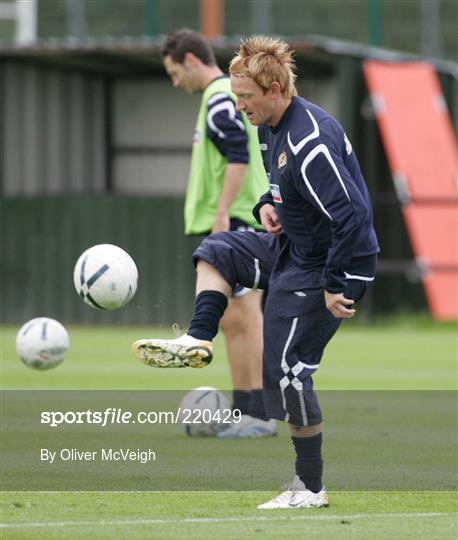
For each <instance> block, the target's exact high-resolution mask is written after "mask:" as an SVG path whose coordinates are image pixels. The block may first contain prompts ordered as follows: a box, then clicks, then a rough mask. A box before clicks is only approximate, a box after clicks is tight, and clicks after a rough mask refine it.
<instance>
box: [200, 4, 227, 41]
mask: <svg viewBox="0 0 458 540" xmlns="http://www.w3.org/2000/svg"><path fill="white" fill-rule="evenodd" d="M223 22H224V0H200V26H201V29H202V34H204V36H207V37H208V38H216V37H218V36H222V35H223V28H224V24H223Z"/></svg>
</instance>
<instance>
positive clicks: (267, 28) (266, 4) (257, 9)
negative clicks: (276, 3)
mask: <svg viewBox="0 0 458 540" xmlns="http://www.w3.org/2000/svg"><path fill="white" fill-rule="evenodd" d="M250 11H251V27H252V28H253V33H255V34H265V35H269V34H271V33H272V0H251V2H250Z"/></svg>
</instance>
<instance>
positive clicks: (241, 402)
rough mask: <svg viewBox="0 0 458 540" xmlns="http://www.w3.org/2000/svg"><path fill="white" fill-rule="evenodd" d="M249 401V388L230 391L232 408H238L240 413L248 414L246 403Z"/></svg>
mask: <svg viewBox="0 0 458 540" xmlns="http://www.w3.org/2000/svg"><path fill="white" fill-rule="evenodd" d="M249 402H250V392H249V390H235V389H234V390H233V391H232V410H234V409H238V410H239V411H240V414H248V403H249Z"/></svg>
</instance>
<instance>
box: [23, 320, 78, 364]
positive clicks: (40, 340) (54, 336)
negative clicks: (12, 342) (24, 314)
mask: <svg viewBox="0 0 458 540" xmlns="http://www.w3.org/2000/svg"><path fill="white" fill-rule="evenodd" d="M68 346H69V339H68V334H67V330H65V328H64V327H63V326H62V325H61V324H60V322H58V321H56V320H54V319H49V318H48V317H37V318H36V319H32V320H30V321H28V322H26V323H25V324H24V326H23V327H22V328H21V329H20V330H19V332H18V333H17V336H16V351H17V353H18V355H19V356H20V357H21V360H22V361H23V362H24V364H25V365H26V366H28V367H30V368H33V369H41V370H44V369H51V368H53V367H56V366H58V365H59V364H60V363H61V362H62V361H63V360H64V357H65V353H66V352H67V350H68Z"/></svg>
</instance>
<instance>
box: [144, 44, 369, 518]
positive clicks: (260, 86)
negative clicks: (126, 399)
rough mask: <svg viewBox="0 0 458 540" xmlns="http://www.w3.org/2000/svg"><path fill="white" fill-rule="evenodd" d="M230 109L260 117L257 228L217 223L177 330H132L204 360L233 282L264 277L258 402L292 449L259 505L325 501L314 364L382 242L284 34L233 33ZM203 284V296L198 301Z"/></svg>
mask: <svg viewBox="0 0 458 540" xmlns="http://www.w3.org/2000/svg"><path fill="white" fill-rule="evenodd" d="M229 72H230V75H231V85H232V91H233V93H234V95H235V96H236V99H237V110H239V111H243V112H244V113H245V114H246V116H247V117H248V119H249V121H250V122H251V124H253V125H255V126H259V131H258V133H259V142H260V148H261V151H262V153H263V162H264V167H265V169H266V172H267V175H268V177H269V183H270V189H269V191H268V192H267V193H265V194H264V195H263V196H262V197H261V199H260V200H259V202H258V203H257V205H256V206H255V208H254V210H253V214H254V216H255V217H256V219H257V221H258V222H259V223H261V224H262V225H263V226H264V228H265V229H266V231H267V232H266V233H264V234H256V233H251V232H222V233H217V234H214V235H212V236H210V237H208V238H207V239H206V240H204V241H203V242H202V244H201V245H200V246H199V248H198V249H197V250H196V252H195V253H194V263H195V265H196V267H197V287H196V289H197V298H196V306H195V312H194V316H193V318H192V320H191V324H190V327H189V330H188V334H185V335H184V336H182V337H181V338H178V339H176V340H160V339H151V340H141V341H139V342H137V343H136V344H134V350H135V351H136V354H138V355H140V356H142V355H143V356H146V357H148V358H149V360H150V361H151V362H152V363H156V364H157V365H164V364H165V365H181V366H183V365H195V366H197V367H199V366H202V365H204V364H206V363H208V362H209V361H210V360H211V355H212V347H213V346H212V340H213V338H214V336H215V335H216V332H217V329H218V323H219V320H220V318H221V316H222V314H223V313H224V310H225V307H226V305H227V298H228V297H229V295H230V291H231V287H232V286H233V285H234V284H235V283H240V284H242V285H244V286H245V287H252V288H260V289H265V288H268V291H269V294H268V297H267V302H266V305H265V310H264V359H263V362H264V373H263V379H264V381H263V382H264V385H263V392H264V394H263V395H264V403H265V406H266V411H267V414H268V416H269V417H270V418H275V419H278V420H283V421H285V422H287V423H288V424H289V427H290V430H291V434H292V442H293V445H294V449H295V452H296V462H295V474H294V478H293V481H292V484H291V487H290V489H288V490H287V491H284V492H282V493H280V494H279V495H278V496H276V497H274V498H273V499H272V500H270V501H268V502H266V503H264V504H261V505H259V506H258V508H259V509H266V510H268V509H276V508H290V509H293V508H312V507H322V506H327V505H328V498H327V494H326V491H325V489H324V488H323V484H322V474H323V460H322V453H321V447H322V431H323V424H322V414H321V409H320V406H319V403H318V399H317V396H316V393H315V392H314V390H313V379H312V376H313V375H314V374H315V372H316V371H317V369H318V368H319V365H320V361H321V357H322V355H323V352H324V348H325V346H326V345H327V343H328V342H329V340H330V339H331V338H332V336H333V335H334V334H335V332H336V331H337V329H338V327H339V326H340V323H341V321H342V319H347V318H351V317H353V316H354V314H355V312H356V310H355V309H354V304H355V303H356V302H357V301H358V300H359V299H360V298H361V297H362V296H363V294H364V293H365V291H366V288H367V286H368V285H369V283H370V282H371V281H373V280H374V275H375V270H376V260H377V253H378V252H379V247H378V243H377V238H376V234H375V231H374V227H373V216H372V205H371V201H370V197H369V193H368V190H367V187H366V184H365V181H364V178H363V175H362V173H361V169H360V167H359V164H358V160H357V158H356V156H355V153H354V151H353V149H352V146H351V144H350V141H349V140H348V138H347V136H346V134H345V132H344V130H343V128H342V126H341V125H340V124H339V123H338V122H337V120H335V119H334V118H333V117H332V116H330V115H329V114H328V113H327V112H326V111H324V110H323V109H321V108H319V107H318V106H316V105H314V104H313V103H311V102H309V101H307V100H306V99H304V98H302V97H298V96H297V92H296V88H295V86H294V80H295V74H294V60H293V57H292V51H291V49H290V48H289V46H288V45H287V44H286V43H284V42H283V41H281V40H278V39H274V38H270V37H264V36H254V37H252V38H249V39H247V40H245V41H243V42H242V44H241V46H240V50H239V53H238V55H237V56H236V57H235V58H234V59H233V60H232V62H231V64H230V69H229ZM203 293H205V295H206V296H205V297H206V301H205V302H202V301H200V302H199V298H202V297H201V295H202V294H203Z"/></svg>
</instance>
